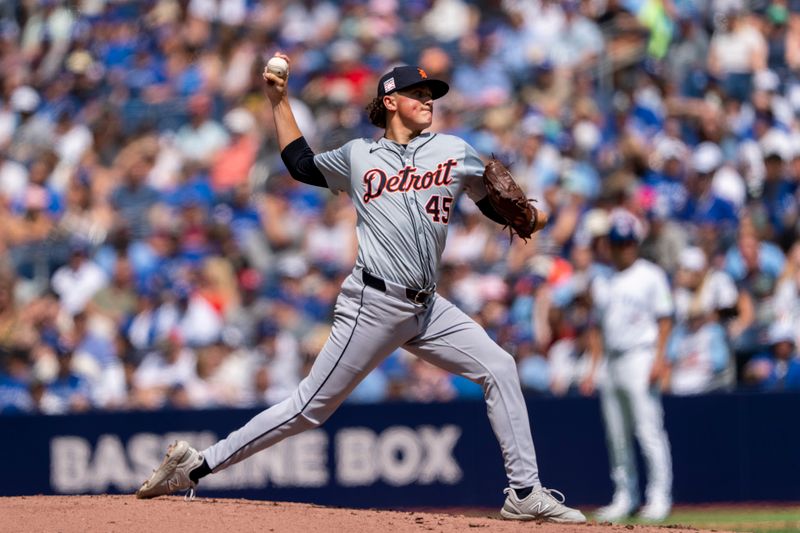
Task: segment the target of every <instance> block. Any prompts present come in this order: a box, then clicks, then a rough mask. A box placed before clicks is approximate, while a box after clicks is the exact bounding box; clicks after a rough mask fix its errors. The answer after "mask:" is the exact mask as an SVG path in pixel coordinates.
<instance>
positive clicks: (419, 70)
mask: <svg viewBox="0 0 800 533" xmlns="http://www.w3.org/2000/svg"><path fill="white" fill-rule="evenodd" d="M417 72H419V76H420V77H421V78H422V79H423V80H427V79H428V73H427V72H425V71H424V70H422V69H421V68H418V69H417Z"/></svg>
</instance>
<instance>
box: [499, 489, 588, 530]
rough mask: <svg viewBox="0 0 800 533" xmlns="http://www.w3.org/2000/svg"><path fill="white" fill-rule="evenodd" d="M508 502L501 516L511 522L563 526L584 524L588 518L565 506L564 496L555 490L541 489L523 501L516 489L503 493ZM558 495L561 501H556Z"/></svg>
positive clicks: (506, 490)
mask: <svg viewBox="0 0 800 533" xmlns="http://www.w3.org/2000/svg"><path fill="white" fill-rule="evenodd" d="M503 492H504V493H505V495H506V501H505V503H504V504H503V508H502V509H501V510H500V514H501V515H502V517H503V518H507V519H509V520H539V521H543V522H558V523H561V524H582V523H584V522H586V517H585V516H583V513H582V512H580V511H578V510H577V509H572V508H570V507H567V506H566V505H564V495H563V494H561V493H560V492H558V491H557V490H553V489H545V488H541V489H539V490H535V491H533V492H531V493H530V494H528V495H527V496H526V497H525V498H522V499H521V500H520V499H519V498H517V493H516V492H514V489H511V488H508V489H505V490H504V491H503ZM556 495H557V496H558V498H559V499H556Z"/></svg>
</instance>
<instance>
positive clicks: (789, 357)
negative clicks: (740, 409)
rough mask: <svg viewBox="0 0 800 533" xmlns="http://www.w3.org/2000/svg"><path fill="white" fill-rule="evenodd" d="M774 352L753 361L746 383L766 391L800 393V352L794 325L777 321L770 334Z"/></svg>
mask: <svg viewBox="0 0 800 533" xmlns="http://www.w3.org/2000/svg"><path fill="white" fill-rule="evenodd" d="M769 344H770V350H769V351H768V352H766V353H763V354H760V355H758V356H756V357H754V358H753V359H751V360H750V361H749V362H748V363H747V366H746V367H745V371H744V380H745V383H746V384H747V385H749V386H751V387H753V388H755V389H758V390H762V391H781V390H794V391H798V390H800V353H798V351H797V332H796V331H794V329H793V328H792V327H791V324H788V323H784V322H776V323H774V324H773V325H772V326H771V327H770V331H769Z"/></svg>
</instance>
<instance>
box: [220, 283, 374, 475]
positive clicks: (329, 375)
mask: <svg viewBox="0 0 800 533" xmlns="http://www.w3.org/2000/svg"><path fill="white" fill-rule="evenodd" d="M366 288H367V286H366V285H364V286H363V287H362V288H361V297H360V299H359V302H358V312H357V313H356V319H355V323H354V324H353V330H352V331H351V332H350V337H348V338H347V342H346V343H345V345H344V348H342V353H341V354H339V357H338V359H336V362H335V363H334V364H333V367H332V368H331V369H330V371H329V372H328V375H327V376H325V379H324V380H322V383H321V384H320V386H319V387H317V390H316V391H314V394H312V395H311V396H310V397H309V398H308V401H306V403H305V404H303V407H301V408H300V411H298V413H297V414H295V415H293V416H292V417H291V418H287V419H286V420H284V421H283V422H281V423H280V424H278V425H277V426H273V427H271V428H270V429H268V430H267V431H265V432H264V433H262V434H261V435H259V436H258V437H256V438H254V439H251V440H250V441H248V442H247V443H246V444H243V445H242V446H240V447H239V449H237V450H236V451H235V452H233V453H232V454H230V455H229V456H228V458H227V459H225V460H224V461H222V462H221V463H220V464H218V465H217V466H215V467H214V468H213V469H212V471H214V472H216V471H218V470H219V469H220V468H222V467H224V466H225V464H226V463H227V462H228V461H230V460H231V459H232V458H233V457H234V456H235V455H236V454H238V453H239V452H240V451H242V450H243V449H245V448H247V447H248V446H250V445H251V444H253V443H254V442H256V441H257V440H259V439H263V438H264V437H266V436H267V435H269V434H270V433H272V432H273V431H275V430H276V429H278V428H279V427H281V426H282V425H284V424H288V423H289V422H291V421H292V420H294V419H295V418H297V417H298V416H300V415H302V414H303V411H305V410H306V407H308V404H310V403H311V402H312V401H313V400H314V398H316V397H317V394H319V391H321V390H322V387H324V386H325V384H326V383H327V382H328V380H329V379H330V377H331V376H332V375H333V372H334V371H335V370H336V367H337V366H339V363H340V362H341V360H342V357H344V354H345V353H346V352H347V347H348V346H350V341H352V340H353V335H354V334H355V332H356V328H357V327H358V319H359V318H360V317H361V309H362V308H363V307H364V291H365V290H366Z"/></svg>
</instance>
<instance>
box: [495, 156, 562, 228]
mask: <svg viewBox="0 0 800 533" xmlns="http://www.w3.org/2000/svg"><path fill="white" fill-rule="evenodd" d="M483 183H484V185H486V191H487V192H488V194H489V203H491V204H492V207H493V208H494V210H495V211H497V213H498V214H499V215H500V216H501V217H503V219H504V220H505V221H506V227H508V228H509V229H510V231H511V237H512V238H513V237H514V233H516V234H517V235H519V236H520V237H522V238H523V239H525V240H526V241H527V240H528V239H529V238H530V237H531V235H533V234H534V233H536V232H537V231H539V230H540V229H542V228H543V227H545V225H546V224H547V214H546V213H543V212H541V211H539V210H538V209H537V208H536V206H535V205H533V202H534V201H535V200H531V199H529V198H527V197H526V196H525V193H524V192H522V189H521V188H520V187H519V185H517V182H515V181H514V176H512V175H511V172H510V171H509V170H508V168H506V166H505V165H504V164H503V163H501V162H500V161H498V160H497V159H496V158H495V157H494V156H492V159H491V160H490V161H489V162H488V163H487V164H486V168H485V169H484V170H483Z"/></svg>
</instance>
